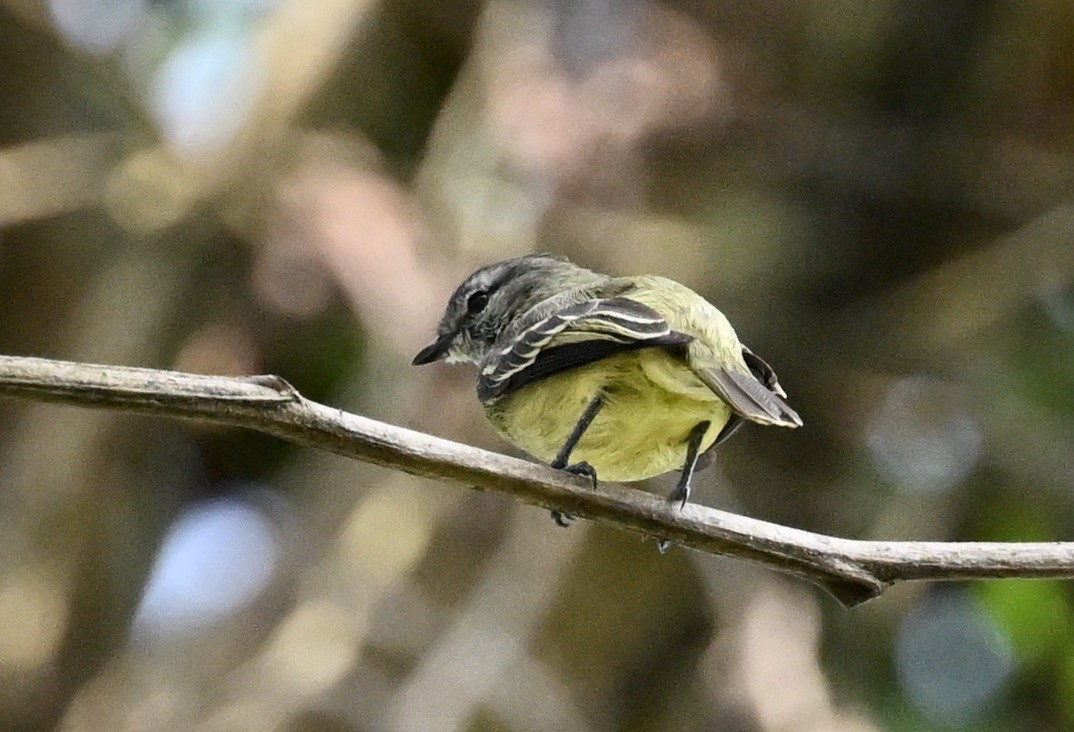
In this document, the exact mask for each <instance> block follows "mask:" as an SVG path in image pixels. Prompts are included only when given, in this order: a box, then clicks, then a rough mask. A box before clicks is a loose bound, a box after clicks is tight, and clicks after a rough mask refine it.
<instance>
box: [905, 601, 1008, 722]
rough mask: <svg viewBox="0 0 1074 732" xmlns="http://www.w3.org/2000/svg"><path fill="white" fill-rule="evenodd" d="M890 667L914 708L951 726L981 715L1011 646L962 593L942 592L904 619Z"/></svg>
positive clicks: (1004, 674) (1002, 677) (1003, 678)
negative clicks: (892, 664) (894, 669)
mask: <svg viewBox="0 0 1074 732" xmlns="http://www.w3.org/2000/svg"><path fill="white" fill-rule="evenodd" d="M895 665H896V672H897V674H898V678H899V683H900V684H901V685H902V688H903V692H904V693H905V694H906V696H907V697H908V698H909V699H910V701H911V702H912V703H913V704H914V706H915V707H917V709H918V710H919V711H920V712H921V713H922V714H924V715H925V716H927V717H928V718H930V719H931V720H932V721H934V722H936V723H939V724H949V725H952V726H954V725H962V724H966V723H968V722H971V721H972V720H974V719H975V718H978V717H979V716H981V715H982V714H984V713H985V712H986V710H987V706H988V705H989V703H991V702H992V701H993V700H995V699H996V697H997V696H998V695H999V693H1000V692H1001V691H1002V690H1003V688H1004V686H1005V684H1006V682H1007V680H1008V678H1009V677H1010V675H1011V673H1012V671H1013V670H1014V665H1015V664H1014V654H1013V652H1012V650H1011V645H1010V642H1009V641H1008V639H1007V638H1006V636H1004V635H1003V633H1002V632H1001V631H1000V629H999V628H998V627H997V626H996V624H995V623H994V622H993V621H992V619H991V618H990V617H989V616H988V615H987V614H986V613H984V612H982V611H981V609H980V607H979V606H978V605H977V604H976V603H974V602H972V601H971V598H970V597H968V596H967V595H965V594H963V593H944V594H938V595H936V596H935V597H932V598H929V599H928V600H926V601H925V602H923V603H922V604H921V605H920V606H919V607H917V608H916V609H915V610H914V611H913V612H912V613H910V614H909V615H907V616H906V617H905V618H904V619H903V622H902V625H901V627H900V628H899V631H898V636H897V638H896V641H895Z"/></svg>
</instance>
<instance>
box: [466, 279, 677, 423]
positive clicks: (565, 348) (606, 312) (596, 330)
mask: <svg viewBox="0 0 1074 732" xmlns="http://www.w3.org/2000/svg"><path fill="white" fill-rule="evenodd" d="M691 340H693V338H692V337H691V336H689V335H686V334H685V333H679V332H677V331H675V330H673V329H672V328H671V326H670V325H669V324H668V322H667V321H666V320H665V319H664V318H663V317H662V316H661V315H660V313H658V312H656V311H655V310H653V309H652V308H650V307H649V306H647V305H642V304H641V303H639V302H635V301H634V300H630V299H628V298H625V297H612V298H598V299H593V300H586V301H585V302H581V303H577V304H574V305H570V306H568V307H565V308H563V309H561V310H559V311H558V312H555V313H553V314H552V315H549V316H548V317H545V318H543V319H541V320H539V321H537V322H535V323H533V324H531V325H528V326H527V327H525V328H524V329H523V330H522V331H521V332H519V333H517V334H512V335H511V336H510V337H509V338H507V342H505V343H504V344H502V345H497V347H495V348H493V350H492V352H491V353H490V354H489V356H488V358H487V359H486V361H485V363H484V364H483V367H482V369H481V374H480V376H479V378H478V384H477V393H478V396H479V397H480V399H481V400H482V401H484V402H489V401H493V400H496V399H498V398H500V397H502V396H505V395H507V394H510V393H511V392H513V391H516V390H518V389H521V388H522V387H523V386H526V385H528V384H532V383H533V382H535V381H539V380H540V379H544V378H547V377H549V376H552V375H553V374H558V373H561V372H563V371H567V370H568V369H573V368H578V367H579V366H585V365H586V364H590V363H593V362H594V361H599V360H601V359H604V358H608V357H609V356H613V355H615V354H617V353H622V352H624V351H632V350H637V349H639V348H653V347H658V346H664V347H667V346H685V345H686V344H688V343H689V342H690V341H691Z"/></svg>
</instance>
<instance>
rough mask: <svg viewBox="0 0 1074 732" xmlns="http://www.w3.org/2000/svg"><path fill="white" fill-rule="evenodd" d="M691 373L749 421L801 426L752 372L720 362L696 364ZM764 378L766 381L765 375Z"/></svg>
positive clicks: (778, 398)
mask: <svg viewBox="0 0 1074 732" xmlns="http://www.w3.org/2000/svg"><path fill="white" fill-rule="evenodd" d="M751 355H752V354H751ZM754 358H756V357H754ZM757 361H760V359H757ZM762 363H763V361H762ZM765 365H766V366H767V364H765ZM769 370H771V369H769ZM695 373H697V375H698V377H699V378H700V379H701V380H702V381H703V382H705V384H706V385H707V386H708V387H709V388H710V389H712V390H713V391H714V392H716V394H718V395H719V396H720V398H721V399H723V400H724V401H725V402H727V403H728V404H729V405H731V409H732V411H734V412H735V413H737V414H739V415H741V416H742V417H744V418H746V419H748V420H750V421H751V422H758V423H760V424H768V425H778V426H780V427H801V426H802V418H801V417H799V416H798V414H797V412H795V411H794V410H793V409H791V408H790V407H789V406H788V405H787V403H786V402H784V401H783V400H782V399H781V398H780V397H779V395H777V394H776V393H775V392H773V391H770V390H769V387H768V386H766V385H765V384H763V383H761V381H759V380H758V379H757V378H754V376H753V375H752V374H743V373H740V372H738V371H737V370H735V369H733V368H726V367H723V366H712V367H708V368H697V369H695ZM774 376H775V375H774V374H773V377H774ZM762 378H764V375H763V370H762ZM765 380H766V381H767V378H766V379H765ZM777 387H778V384H777ZM781 391H782V390H781Z"/></svg>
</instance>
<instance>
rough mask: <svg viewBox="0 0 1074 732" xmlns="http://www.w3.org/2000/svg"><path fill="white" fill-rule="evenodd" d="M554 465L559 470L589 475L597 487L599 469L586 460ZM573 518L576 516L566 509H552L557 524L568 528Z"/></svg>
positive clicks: (594, 486) (553, 518) (572, 473)
mask: <svg viewBox="0 0 1074 732" xmlns="http://www.w3.org/2000/svg"><path fill="white" fill-rule="evenodd" d="M552 467H553V468H557V469H559V470H565V471H567V472H568V473H570V474H571V475H581V476H585V477H588V478H589V479H590V480H591V481H592V482H593V488H594V489H595V488H596V487H597V469H596V468H594V467H593V466H592V465H590V464H589V463H587V462H585V461H584V460H583V461H582V462H580V463H575V464H574V465H555V464H553V465H552ZM573 518H574V516H572V515H570V514H569V513H567V512H565V511H556V510H553V511H552V520H553V521H555V522H556V526H562V527H563V528H567V527H568V526H570V525H571V519H573Z"/></svg>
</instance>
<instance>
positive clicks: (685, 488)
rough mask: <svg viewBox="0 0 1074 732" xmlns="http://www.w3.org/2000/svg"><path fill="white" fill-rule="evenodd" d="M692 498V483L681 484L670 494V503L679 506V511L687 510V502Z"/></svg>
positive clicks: (684, 482)
mask: <svg viewBox="0 0 1074 732" xmlns="http://www.w3.org/2000/svg"><path fill="white" fill-rule="evenodd" d="M689 498H690V483H689V481H683V482H680V483H679V484H678V485H677V486H675V490H673V491H672V492H671V493H670V494H668V503H671V504H675V503H677V504H679V510H680V511H681V510H682V509H684V508H686V501H687V500H688V499H689Z"/></svg>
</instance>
